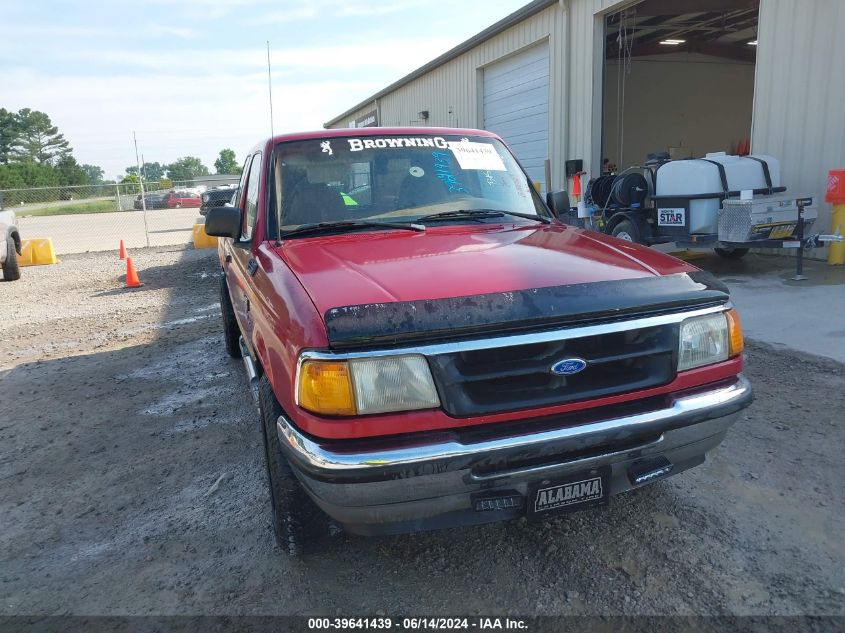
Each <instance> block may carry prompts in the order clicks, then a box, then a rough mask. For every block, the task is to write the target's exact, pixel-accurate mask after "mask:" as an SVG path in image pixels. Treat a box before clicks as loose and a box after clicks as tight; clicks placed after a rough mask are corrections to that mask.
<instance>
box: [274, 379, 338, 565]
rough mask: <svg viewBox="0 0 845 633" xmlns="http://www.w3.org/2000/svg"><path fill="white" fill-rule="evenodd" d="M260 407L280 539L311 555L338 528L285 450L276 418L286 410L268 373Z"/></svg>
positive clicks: (293, 553)
mask: <svg viewBox="0 0 845 633" xmlns="http://www.w3.org/2000/svg"><path fill="white" fill-rule="evenodd" d="M258 406H259V411H260V413H261V424H262V427H263V430H264V433H263V435H264V454H265V459H266V464H267V483H268V487H269V489H270V503H271V505H272V511H273V532H274V534H275V536H276V542H277V543H278V544H279V547H281V548H282V549H283V550H284V551H285V552H287V553H288V554H289V555H291V556H300V555H302V554H307V553H309V552H310V551H311V550H313V549H315V548H316V546H317V545H318V544H319V543H320V542H321V541H322V540H323V539H325V538H328V537H330V536H334V535H336V527H335V526H333V525H332V523H331V521H330V520H329V518H328V517H327V516H326V515H325V514H324V513H323V512H322V511H321V510H320V509H319V508H318V507H317V506H316V505H315V504H314V502H313V501H312V500H311V498H310V497H309V496H308V493H307V492H305V489H304V488H303V487H302V484H301V483H299V480H298V479H297V478H296V475H294V473H293V470H292V469H291V467H290V464H289V463H288V460H287V459H286V458H285V456H284V454H283V453H282V449H281V446H280V444H279V436H278V433H277V432H276V420H278V418H279V416H280V415H282V413H283V411H282V407H281V406H280V405H279V402H278V401H277V400H276V396H275V395H273V388H272V387H271V386H270V381H269V380H268V379H267V375H266V374H264V375H262V376H261V378H260V379H259V381H258Z"/></svg>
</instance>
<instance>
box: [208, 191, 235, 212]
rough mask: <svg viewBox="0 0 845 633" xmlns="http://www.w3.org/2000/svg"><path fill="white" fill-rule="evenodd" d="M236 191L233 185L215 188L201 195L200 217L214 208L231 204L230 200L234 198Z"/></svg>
mask: <svg viewBox="0 0 845 633" xmlns="http://www.w3.org/2000/svg"><path fill="white" fill-rule="evenodd" d="M236 191H237V187H235V186H233V185H223V186H221V187H215V188H214V189H209V190H208V191H206V192H205V193H203V194H202V196H201V198H200V199H201V200H202V205H201V206H200V215H205V214H206V213H208V210H209V209H213V208H214V207H222V206H223V205H224V204H226V203H227V202H231V201H232V198H234V196H235V192H236Z"/></svg>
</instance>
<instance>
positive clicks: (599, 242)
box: [276, 224, 697, 316]
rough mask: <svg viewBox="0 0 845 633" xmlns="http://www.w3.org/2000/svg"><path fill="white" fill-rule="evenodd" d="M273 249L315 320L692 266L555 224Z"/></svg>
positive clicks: (302, 242)
mask: <svg viewBox="0 0 845 633" xmlns="http://www.w3.org/2000/svg"><path fill="white" fill-rule="evenodd" d="M276 250H277V253H278V254H279V256H280V257H281V258H282V259H283V260H284V261H285V262H286V263H287V265H288V266H289V267H290V269H291V270H292V271H293V272H294V273H295V274H296V275H297V277H298V278H299V280H300V281H301V283H302V285H303V286H304V288H305V290H306V291H307V292H308V294H309V295H310V296H311V299H312V301H313V302H314V305H315V306H316V308H317V310H318V311H319V312H320V315H321V316H324V315H325V314H326V313H327V312H328V311H329V310H331V309H333V308H339V307H343V306H353V305H364V304H383V303H393V302H414V301H424V300H432V299H444V298H450V297H465V296H470V295H486V294H490V293H503V292H511V291H518V290H527V289H532V288H547V287H552V286H566V285H570V284H585V283H593V282H607V281H619V280H625V279H637V278H643V277H655V276H661V275H671V274H677V273H684V272H692V271H696V270H697V269H696V268H695V267H693V266H690V265H688V264H686V263H684V262H682V261H680V260H678V259H675V258H673V257H670V256H668V255H664V254H662V253H659V252H656V251H653V250H651V249H648V248H645V247H642V246H639V245H636V244H630V243H627V242H622V241H620V240H616V239H613V238H608V237H606V236H604V235H601V234H598V233H594V232H587V231H584V230H581V229H576V228H573V227H569V226H565V225H559V224H553V225H540V226H535V225H531V226H528V227H526V226H524V225H519V226H514V225H505V226H503V225H501V224H498V225H460V226H443V227H433V228H429V229H428V230H427V231H425V232H420V233H412V232H409V231H389V232H381V231H380V232H372V233H354V234H344V235H334V236H324V237H314V238H301V239H294V240H288V241H286V242H285V243H284V244H283V245H282V246H280V247H278V248H277V249H276Z"/></svg>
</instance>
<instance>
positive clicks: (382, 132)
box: [250, 127, 501, 154]
mask: <svg viewBox="0 0 845 633" xmlns="http://www.w3.org/2000/svg"><path fill="white" fill-rule="evenodd" d="M397 134H403V135H414V134H418V135H425V136H432V135H435V136H436V135H447V134H448V135H456V136H461V135H465V136H486V137H490V138H496V139H498V138H499V135H498V134H494V133H493V132H490V131H489V130H474V129H471V128H452V127H357V128H336V129H330V130H314V131H310V132H293V133H290V134H276V135H275V136H273V137H272V138H268V139H265V140H263V141H261V142H259V143H257V144H256V145H255V146H254V147H253V148H252V149H251V150H250V154H252V153H253V152H257V151H258V150H261V149H265V148H268V147H272V146H275V145H276V144H277V143H285V142H288V141H309V140H318V139H326V138H344V137H348V136H394V135H397ZM500 140H501V139H500Z"/></svg>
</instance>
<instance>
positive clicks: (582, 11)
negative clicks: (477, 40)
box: [336, 0, 635, 189]
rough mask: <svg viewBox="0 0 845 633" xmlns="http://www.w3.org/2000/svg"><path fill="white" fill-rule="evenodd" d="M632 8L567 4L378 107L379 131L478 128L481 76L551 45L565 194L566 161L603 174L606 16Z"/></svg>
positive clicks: (558, 184) (576, 0)
mask: <svg viewBox="0 0 845 633" xmlns="http://www.w3.org/2000/svg"><path fill="white" fill-rule="evenodd" d="M632 1H635V0H570V1H569V2H560V3H558V4H555V5H553V6H551V7H549V8H548V9H545V10H544V11H541V12H539V13H537V14H536V15H534V16H532V17H530V18H528V19H527V20H525V21H523V22H521V23H520V24H517V25H515V26H513V27H511V28H510V29H508V30H507V31H505V32H503V33H501V34H499V35H497V36H496V37H494V38H492V39H490V40H488V41H486V42H484V43H482V44H480V45H479V46H477V47H476V48H474V49H472V50H471V51H468V52H467V53H465V54H463V55H461V56H460V57H458V58H457V59H454V60H452V61H450V62H448V63H446V64H444V65H443V66H441V67H439V68H437V69H435V70H433V71H431V72H430V73H428V74H427V75H425V76H423V77H420V78H419V79H417V80H415V81H413V82H411V83H409V84H407V85H405V86H403V87H401V88H399V89H398V90H396V91H394V92H392V93H390V94H388V95H386V96H384V97H383V98H382V99H381V100H380V101H379V103H378V106H379V110H380V113H381V125H384V126H393V125H400V126H403V125H433V126H440V125H445V126H456V127H479V126H480V125H482V119H481V105H480V103H479V91H480V90H481V70H480V69H482V68H483V67H484V66H485V65H486V64H490V63H492V62H494V61H496V60H498V59H501V58H502V57H504V56H506V55H510V54H512V53H514V52H516V51H519V50H521V49H524V48H526V47H528V46H531V45H533V44H536V43H537V42H539V41H541V40H544V39H548V41H549V47H550V55H549V63H550V68H549V77H550V83H549V101H550V106H551V107H550V111H549V157H550V158H551V160H552V188H554V189H559V188H567V183H566V182H565V178H564V165H563V163H564V161H565V160H568V159H571V158H581V159H583V160H584V168H585V169H586V170H587V171H588V172H589V174H592V173H596V172H597V170H598V169H599V167H600V164H599V163H600V154H601V118H602V100H601V74H600V73H601V64H602V60H603V56H604V40H603V34H604V22H603V17H602V16H603V15H604V14H605V13H607V12H608V11H610V10H615V9H616V8H619V7H622V6H624V5H626V4H631V3H632ZM372 109H373V105H372V104H368V105H367V106H365V107H363V108H361V110H359V111H357V112H355V113H353V114H352V115H350V116H348V117H346V119H345V120H344V121H340V122H338V123H337V124H336V126H337V127H344V126H345V125H347V123H348V120H350V119H354V118H355V117H357V116H360V115H362V114H364V113H366V112H368V111H370V110H372ZM422 110H428V111H429V119H428V121H421V120H420V119H419V116H418V113H419V112H420V111H422ZM589 177H590V176H589V175H588V176H587V178H589ZM584 182H586V179H585V181H584Z"/></svg>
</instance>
